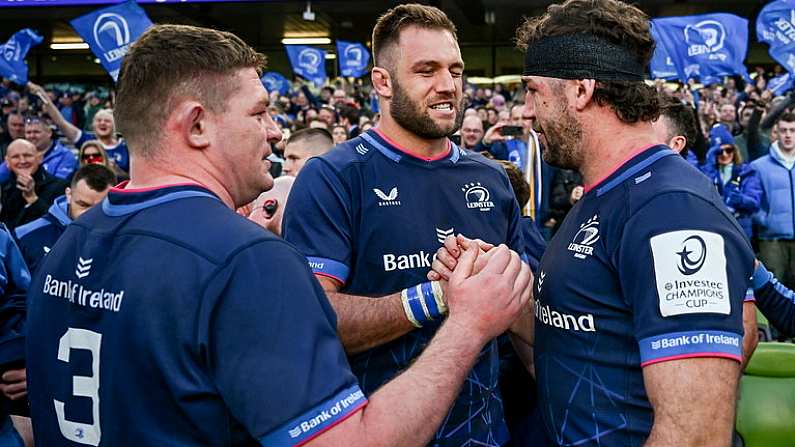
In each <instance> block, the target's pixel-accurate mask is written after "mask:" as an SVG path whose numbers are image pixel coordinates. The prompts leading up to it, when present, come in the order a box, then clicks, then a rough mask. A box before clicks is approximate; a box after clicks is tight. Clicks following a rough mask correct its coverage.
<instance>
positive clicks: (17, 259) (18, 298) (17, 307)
mask: <svg viewBox="0 0 795 447" xmlns="http://www.w3.org/2000/svg"><path fill="white" fill-rule="evenodd" d="M29 285H30V273H29V271H28V268H27V267H26V266H25V261H24V260H23V259H22V254H21V253H20V252H19V248H18V247H17V245H16V244H15V243H14V238H13V237H12V236H11V233H10V232H9V231H8V229H7V228H6V227H5V226H4V225H3V224H0V316H2V317H0V373H1V374H2V381H0V391H1V392H2V393H3V397H4V398H3V399H2V403H0V445H2V446H9V447H10V446H14V447H17V446H19V447H22V446H23V445H33V442H32V439H31V433H30V432H31V429H30V418H28V417H20V416H9V415H10V414H18V413H20V412H25V413H27V406H28V405H27V380H26V370H25V338H24V334H25V330H24V324H25V316H26V311H25V310H26V303H25V296H26V294H27V291H28V287H29ZM12 420H13V422H12ZM20 437H22V439H20ZM23 439H24V441H25V444H23Z"/></svg>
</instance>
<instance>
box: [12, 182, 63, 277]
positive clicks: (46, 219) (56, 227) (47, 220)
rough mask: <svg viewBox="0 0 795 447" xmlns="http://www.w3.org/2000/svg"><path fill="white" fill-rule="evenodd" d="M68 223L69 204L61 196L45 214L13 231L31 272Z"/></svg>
mask: <svg viewBox="0 0 795 447" xmlns="http://www.w3.org/2000/svg"><path fill="white" fill-rule="evenodd" d="M70 223H72V218H71V217H69V202H68V201H67V200H66V196H61V197H58V198H57V199H55V202H53V204H52V205H50V209H49V210H47V214H45V215H44V216H41V217H40V218H38V219H36V220H34V221H32V222H28V223H26V224H25V225H22V226H19V227H17V228H15V229H14V235H15V236H16V239H17V242H18V244H19V249H20V250H21V251H22V256H23V257H24V258H25V263H26V264H27V265H28V269H29V270H30V271H31V272H35V271H36V269H37V268H38V266H39V263H41V260H42V259H44V257H45V256H47V253H49V252H50V250H51V249H52V247H53V246H54V245H55V242H56V241H57V240H58V238H60V237H61V235H62V234H63V232H64V231H65V230H66V226H67V225H69V224H70Z"/></svg>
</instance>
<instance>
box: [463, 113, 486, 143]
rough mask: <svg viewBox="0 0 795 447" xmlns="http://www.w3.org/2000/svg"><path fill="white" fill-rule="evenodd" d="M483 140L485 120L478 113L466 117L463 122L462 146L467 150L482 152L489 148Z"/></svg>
mask: <svg viewBox="0 0 795 447" xmlns="http://www.w3.org/2000/svg"><path fill="white" fill-rule="evenodd" d="M482 140H483V122H482V121H480V118H478V117H477V116H476V115H474V116H468V117H466V118H464V121H463V122H462V123H461V147H462V148H464V149H467V150H471V151H475V152H482V151H485V150H487V148H486V147H485V146H483V143H481V141H482Z"/></svg>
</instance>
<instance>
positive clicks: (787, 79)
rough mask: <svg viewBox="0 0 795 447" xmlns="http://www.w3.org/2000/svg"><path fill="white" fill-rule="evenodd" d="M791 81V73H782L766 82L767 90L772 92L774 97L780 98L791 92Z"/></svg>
mask: <svg viewBox="0 0 795 447" xmlns="http://www.w3.org/2000/svg"><path fill="white" fill-rule="evenodd" d="M793 81H795V77H793V75H792V74H791V73H784V74H783V75H781V76H776V77H775V78H773V79H771V80H769V81H767V89H768V90H770V91H771V92H773V94H774V95H776V96H781V95H783V94H785V93H787V92H788V91H790V90H792V86H793Z"/></svg>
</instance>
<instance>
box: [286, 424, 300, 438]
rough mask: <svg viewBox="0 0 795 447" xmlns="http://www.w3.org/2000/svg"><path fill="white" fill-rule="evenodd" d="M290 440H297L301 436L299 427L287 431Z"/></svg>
mask: <svg viewBox="0 0 795 447" xmlns="http://www.w3.org/2000/svg"><path fill="white" fill-rule="evenodd" d="M288 433H289V434H290V437H291V438H297V437H298V436H299V435H300V434H301V427H299V426H296V427H295V428H293V429H292V430H288Z"/></svg>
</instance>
